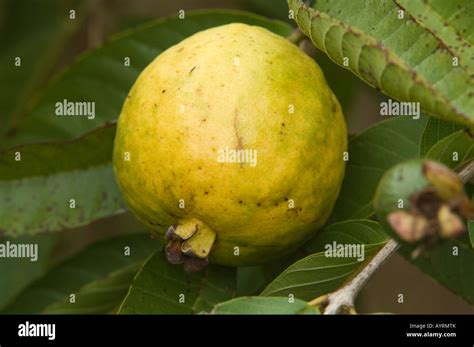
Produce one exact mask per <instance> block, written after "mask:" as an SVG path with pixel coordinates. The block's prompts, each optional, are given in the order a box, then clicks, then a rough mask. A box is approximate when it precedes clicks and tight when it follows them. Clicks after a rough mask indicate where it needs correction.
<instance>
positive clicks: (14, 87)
mask: <svg viewBox="0 0 474 347" xmlns="http://www.w3.org/2000/svg"><path fill="white" fill-rule="evenodd" d="M82 3H83V1H82V0H67V1H59V2H58V1H55V0H30V1H18V0H7V1H4V2H3V3H2V4H1V6H2V9H1V10H2V11H3V13H2V14H3V16H2V18H1V19H0V21H1V22H0V28H1V32H0V46H1V47H2V51H1V53H0V76H2V78H1V80H0V91H1V93H0V105H2V112H1V114H0V120H1V124H2V127H1V128H0V137H1V136H3V135H5V133H6V132H7V131H8V130H9V129H10V128H11V126H12V125H13V123H15V122H16V121H18V119H19V118H21V116H22V115H23V113H24V112H25V111H26V110H27V109H28V108H29V107H30V106H31V96H32V95H34V94H35V93H36V92H37V90H38V88H39V87H40V86H41V84H42V82H44V79H45V77H47V75H48V73H49V72H50V70H51V69H52V67H53V66H54V64H55V62H56V60H57V58H58V57H59V54H60V53H61V49H62V48H63V46H64V44H65V43H66V41H67V39H68V38H69V37H70V36H71V35H72V34H73V33H74V32H76V30H77V29H78V27H79V26H80V24H81V23H82V22H83V20H84V13H83V12H84V11H82V10H83V9H84V6H82ZM70 9H75V10H76V12H77V18H76V19H75V20H71V19H70V18H69V10H70ZM17 57H18V58H20V59H21V65H20V66H16V65H15V63H16V61H15V59H16V58H17Z"/></svg>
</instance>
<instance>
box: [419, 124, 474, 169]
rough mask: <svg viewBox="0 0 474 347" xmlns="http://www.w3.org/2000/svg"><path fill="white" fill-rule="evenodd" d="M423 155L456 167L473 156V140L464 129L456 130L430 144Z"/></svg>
mask: <svg viewBox="0 0 474 347" xmlns="http://www.w3.org/2000/svg"><path fill="white" fill-rule="evenodd" d="M425 157H426V158H427V159H432V160H436V161H439V162H441V163H443V164H444V165H446V166H449V167H450V168H456V167H458V166H460V165H462V164H463V163H465V162H467V161H469V160H471V159H472V158H474V140H473V139H472V137H471V136H470V135H469V134H468V133H467V132H465V131H464V130H460V131H457V132H455V133H453V134H451V135H449V136H447V137H445V138H443V139H442V140H441V141H439V142H438V143H437V144H435V145H434V146H432V147H431V149H430V150H429V151H428V153H426V156H425Z"/></svg>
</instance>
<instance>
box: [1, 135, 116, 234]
mask: <svg viewBox="0 0 474 347" xmlns="http://www.w3.org/2000/svg"><path fill="white" fill-rule="evenodd" d="M114 134H115V126H107V127H104V128H101V129H98V130H96V131H94V132H92V133H89V134H87V135H86V136H84V137H82V138H80V139H76V140H73V141H69V142H61V143H44V144H34V145H26V146H20V147H16V148H12V149H9V150H7V151H4V152H0V229H4V230H5V233H6V235H10V236H19V235H24V234H36V233H39V232H41V231H55V230H61V229H64V228H73V227H78V226H82V225H86V224H89V223H90V222H92V221H93V220H96V219H98V218H102V217H106V216H111V215H114V214H117V213H119V212H121V211H123V209H124V206H125V205H124V203H123V201H122V197H121V194H120V192H119V190H118V187H117V185H116V183H115V178H114V175H113V171H112V167H111V158H112V148H113V138H114ZM71 199H73V200H74V202H72V200H71ZM74 204H75V207H74ZM72 207H74V208H72Z"/></svg>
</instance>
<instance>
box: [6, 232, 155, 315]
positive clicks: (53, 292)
mask: <svg viewBox="0 0 474 347" xmlns="http://www.w3.org/2000/svg"><path fill="white" fill-rule="evenodd" d="M126 247H129V250H130V255H126V254H127V253H126V250H127V249H126ZM156 249H160V245H159V243H158V242H156V241H153V240H151V239H150V236H149V235H147V234H138V235H129V236H121V237H115V238H113V239H109V240H106V241H102V242H99V243H96V244H94V245H92V246H89V247H88V248H86V249H85V250H84V251H82V252H81V253H79V254H78V255H75V256H73V257H72V258H70V259H68V260H66V261H64V262H63V263H61V264H59V265H57V266H56V267H55V268H53V269H52V270H51V271H50V272H48V273H47V274H46V275H45V276H43V277H42V278H41V279H39V280H38V281H36V282H34V283H33V284H31V285H30V286H29V287H28V288H26V289H25V290H24V291H23V292H22V293H21V294H20V295H19V296H18V297H17V298H16V299H15V300H14V301H13V302H12V303H11V304H10V305H8V306H7V307H6V308H5V309H4V310H3V311H2V312H3V313H28V314H31V313H41V312H48V313H108V312H111V311H112V310H113V309H116V308H117V307H118V305H119V304H120V302H121V301H122V300H123V298H124V297H125V295H126V293H127V290H128V287H129V285H130V283H131V281H132V279H133V276H134V275H135V273H136V270H138V268H139V266H140V264H142V263H143V261H144V260H145V259H146V257H148V256H149V255H150V254H151V253H153V252H154V251H156ZM70 294H75V295H76V303H74V304H73V303H69V295H70Z"/></svg>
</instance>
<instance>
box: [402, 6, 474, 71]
mask: <svg viewBox="0 0 474 347" xmlns="http://www.w3.org/2000/svg"><path fill="white" fill-rule="evenodd" d="M395 1H396V3H397V4H398V5H399V6H401V7H402V8H404V9H405V10H406V11H408V13H409V14H410V16H412V17H413V18H414V19H415V20H416V22H417V23H418V24H420V25H421V26H422V27H424V28H426V29H427V30H429V31H430V32H431V33H432V34H433V35H434V36H435V37H436V38H437V39H438V40H439V41H440V42H441V43H442V44H444V45H445V47H446V48H447V49H449V51H450V52H451V53H452V54H453V55H454V56H457V57H459V65H461V66H462V67H464V68H466V69H472V60H473V59H474V47H473V41H474V21H473V20H472V19H473V18H474V3H473V2H472V1H469V0H450V1H444V0H423V1H422V0H395ZM470 73H472V70H471V71H470Z"/></svg>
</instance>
